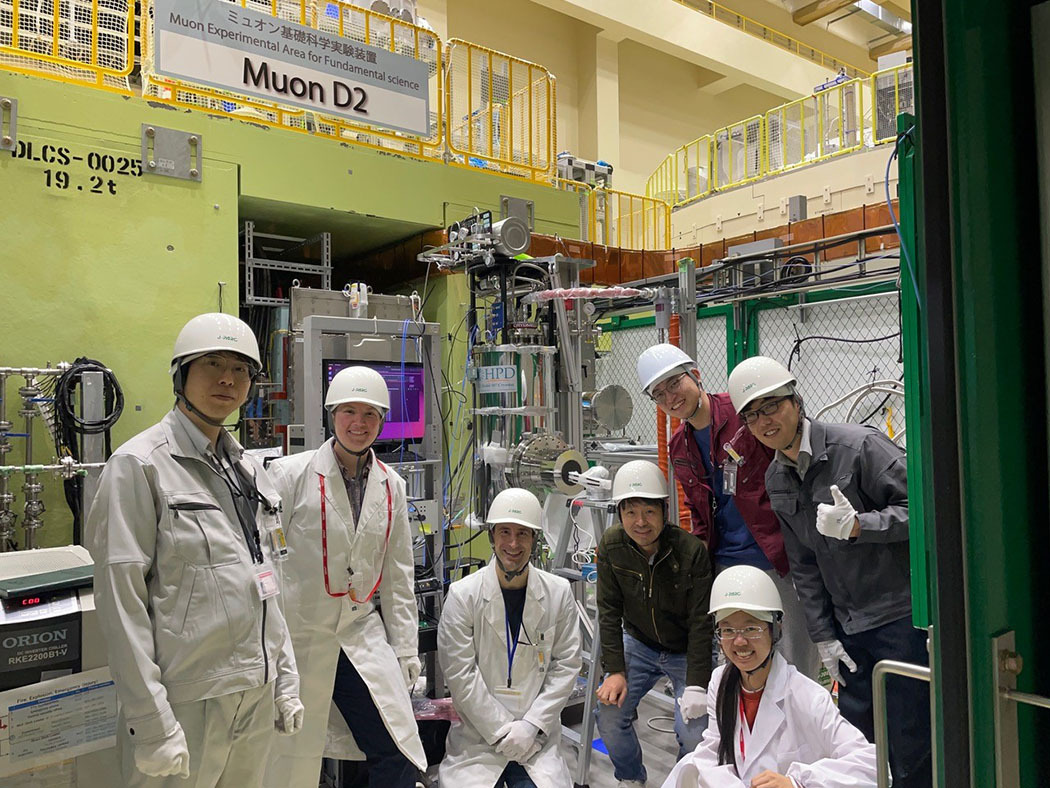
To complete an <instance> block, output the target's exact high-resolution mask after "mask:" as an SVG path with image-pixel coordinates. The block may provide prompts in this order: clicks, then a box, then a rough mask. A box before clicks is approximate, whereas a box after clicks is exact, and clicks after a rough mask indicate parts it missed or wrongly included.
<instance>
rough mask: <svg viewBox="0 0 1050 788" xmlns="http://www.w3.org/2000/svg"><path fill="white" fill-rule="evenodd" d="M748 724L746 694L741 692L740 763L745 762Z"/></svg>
mask: <svg viewBox="0 0 1050 788" xmlns="http://www.w3.org/2000/svg"><path fill="white" fill-rule="evenodd" d="M745 725H747V715H746V714H744V694H743V692H742V691H741V693H740V765H741V766H743V764H744V760H745V758H744V726H745Z"/></svg>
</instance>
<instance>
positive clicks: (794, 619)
mask: <svg viewBox="0 0 1050 788" xmlns="http://www.w3.org/2000/svg"><path fill="white" fill-rule="evenodd" d="M638 382H639V383H640V384H641V386H642V389H643V390H644V391H645V393H646V394H648V395H649V397H650V398H651V399H652V400H653V402H655V403H656V405H657V407H659V408H660V410H662V411H663V412H664V413H666V414H667V415H668V416H670V417H671V418H674V419H679V420H680V421H681V424H679V425H678V429H677V430H675V433H674V435H672V436H671V443H670V445H669V447H668V453H669V455H670V462H671V465H672V467H673V469H674V476H675V479H677V481H678V482H679V483H680V484H681V485H682V489H683V490H684V491H685V498H686V503H687V504H688V506H689V512H690V514H691V515H692V532H693V533H694V534H696V535H697V536H698V537H700V538H701V539H702V540H703V541H704V544H706V545H707V550H708V553H709V554H710V556H711V563H712V565H713V567H714V573H715V575H716V576H717V575H718V573H719V572H721V571H722V570H723V569H727V568H729V567H731V566H739V565H741V564H745V565H747V566H754V567H757V568H759V569H762V570H763V571H765V572H767V573H768V574H769V576H770V577H771V578H773V581H774V582H775V583H776V585H777V590H779V591H780V596H781V597H782V598H783V601H784V631H783V640H782V641H781V643H782V645H781V648H782V649H783V650H782V653H783V654H784V657H785V658H786V659H787V660H788V661H789V662H791V663H792V664H793V665H794V666H795V667H796V668H798V670H799V671H800V672H801V673H803V674H804V675H807V676H810V677H811V678H816V677H817V674H818V672H819V669H820V660H819V657H818V655H817V651H816V647H815V646H814V645H813V642H812V641H811V640H810V638H809V634H808V632H807V631H806V623H805V614H804V613H803V611H802V607H801V605H800V604H799V601H798V595H797V594H796V593H795V588H794V586H793V585H792V584H791V575H790V574H789V573H788V562H787V554H786V553H785V552H784V538H783V537H782V536H781V534H780V523H779V522H778V521H777V518H776V515H775V514H773V510H772V509H771V508H770V505H769V496H768V495H766V484H765V477H766V468H767V467H768V466H769V463H770V460H772V458H773V452H772V451H771V450H770V449H767V448H766V447H765V446H763V445H762V444H761V443H759V442H758V441H757V440H756V439H755V437H754V436H753V435H752V434H751V432H750V431H749V430H748V429H747V428H746V427H745V426H744V424H743V422H742V421H741V420H740V417H739V416H737V413H736V410H735V409H734V408H733V404H732V402H730V399H729V395H728V394H726V393H719V394H715V393H711V392H707V391H704V388H703V386H702V385H701V383H700V370H699V369H697V366H696V362H695V361H693V359H691V358H689V356H688V355H686V353H685V352H684V351H683V350H682V349H681V348H678V347H675V346H674V345H653V346H652V347H650V348H649V349H648V350H646V351H645V352H643V353H642V355H641V356H640V357H639V359H638Z"/></svg>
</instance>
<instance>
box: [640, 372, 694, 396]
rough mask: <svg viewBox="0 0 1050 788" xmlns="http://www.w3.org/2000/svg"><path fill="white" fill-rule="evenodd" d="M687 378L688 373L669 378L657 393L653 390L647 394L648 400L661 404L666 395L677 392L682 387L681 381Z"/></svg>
mask: <svg viewBox="0 0 1050 788" xmlns="http://www.w3.org/2000/svg"><path fill="white" fill-rule="evenodd" d="M687 377H689V373H688V372H683V373H682V374H680V375H675V376H674V377H673V378H670V379H669V380H668V381H667V383H666V384H665V385H664V387H663V388H662V389H660V390H659V391H657V390H656V389H653V390H652V391H651V392H650V393H649V399H651V400H652V401H653V402H661V401H663V400H664V399H665V398H666V397H667V395H668V394H671V393H673V392H675V391H678V389H679V388H680V387H681V385H682V381H683V380H684V379H685V378H687Z"/></svg>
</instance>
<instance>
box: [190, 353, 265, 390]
mask: <svg viewBox="0 0 1050 788" xmlns="http://www.w3.org/2000/svg"><path fill="white" fill-rule="evenodd" d="M200 369H201V370H203V371H204V372H206V373H207V374H208V375H210V376H212V377H214V378H221V377H222V376H223V375H225V374H226V373H227V372H229V373H230V374H231V375H232V376H233V380H234V382H235V383H247V382H248V381H250V380H251V379H252V378H253V377H255V372H256V370H255V367H254V366H253V365H251V364H249V363H247V362H245V361H241V360H240V359H236V358H227V357H226V356H220V355H218V354H215V353H209V354H208V355H206V356H201V358H200Z"/></svg>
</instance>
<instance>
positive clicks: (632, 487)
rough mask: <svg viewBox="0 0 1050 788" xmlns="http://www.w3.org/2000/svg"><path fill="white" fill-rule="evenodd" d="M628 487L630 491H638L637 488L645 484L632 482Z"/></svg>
mask: <svg viewBox="0 0 1050 788" xmlns="http://www.w3.org/2000/svg"><path fill="white" fill-rule="evenodd" d="M628 486H629V487H630V488H631V489H632V490H637V489H638V488H639V487H644V486H645V484H643V483H642V482H640V481H634V482H631V483H630V484H629V485H628Z"/></svg>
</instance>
